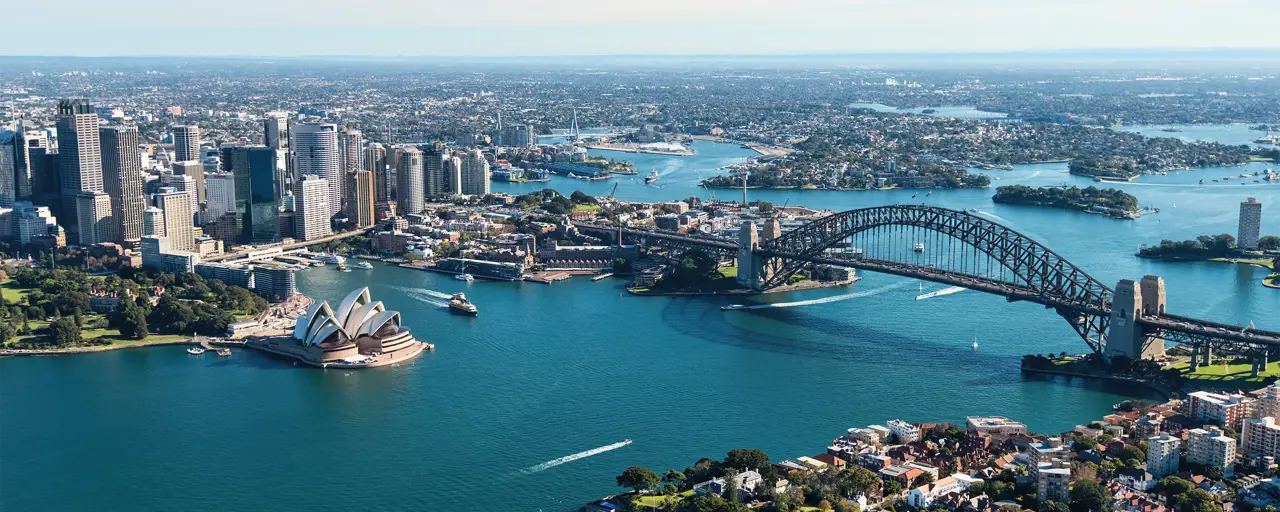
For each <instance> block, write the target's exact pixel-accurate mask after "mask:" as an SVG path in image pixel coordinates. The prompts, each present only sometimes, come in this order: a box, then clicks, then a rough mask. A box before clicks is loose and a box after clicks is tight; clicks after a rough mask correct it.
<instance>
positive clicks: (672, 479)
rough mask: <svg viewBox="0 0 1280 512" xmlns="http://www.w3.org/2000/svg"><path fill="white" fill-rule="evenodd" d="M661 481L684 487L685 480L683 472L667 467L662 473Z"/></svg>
mask: <svg viewBox="0 0 1280 512" xmlns="http://www.w3.org/2000/svg"><path fill="white" fill-rule="evenodd" d="M662 481H663V483H668V484H672V485H675V486H676V487H684V482H685V477H684V473H681V472H679V471H676V470H674V469H668V470H667V472H666V473H663V474H662Z"/></svg>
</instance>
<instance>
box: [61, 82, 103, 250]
mask: <svg viewBox="0 0 1280 512" xmlns="http://www.w3.org/2000/svg"><path fill="white" fill-rule="evenodd" d="M57 110H58V123H57V126H58V166H59V174H60V178H61V179H60V184H61V188H62V190H61V191H60V194H61V195H62V201H61V203H62V212H64V213H70V214H71V215H64V214H60V216H62V217H63V218H67V219H71V222H68V223H67V225H66V226H65V227H66V228H67V231H69V232H72V233H75V232H78V229H79V228H78V226H77V222H76V221H78V220H79V215H77V214H76V212H77V209H76V205H77V200H76V196H78V195H79V194H80V193H81V192H101V191H102V151H101V147H100V146H99V139H98V114H96V113H94V111H93V105H91V104H90V103H89V100H86V99H77V100H65V99H64V100H58V106H57Z"/></svg>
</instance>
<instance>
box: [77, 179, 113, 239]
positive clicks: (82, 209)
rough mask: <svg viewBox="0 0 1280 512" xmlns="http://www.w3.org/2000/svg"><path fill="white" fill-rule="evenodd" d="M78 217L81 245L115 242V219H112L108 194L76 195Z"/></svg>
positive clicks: (88, 193)
mask: <svg viewBox="0 0 1280 512" xmlns="http://www.w3.org/2000/svg"><path fill="white" fill-rule="evenodd" d="M76 215H77V216H78V217H79V225H80V231H79V235H80V245H86V246H88V245H93V244H100V243H103V242H114V241H116V240H117V239H119V237H118V236H117V235H116V232H115V231H116V230H115V227H116V226H115V219H112V218H111V197H110V196H108V195H107V193H106V192H98V191H89V192H81V193H79V194H76Z"/></svg>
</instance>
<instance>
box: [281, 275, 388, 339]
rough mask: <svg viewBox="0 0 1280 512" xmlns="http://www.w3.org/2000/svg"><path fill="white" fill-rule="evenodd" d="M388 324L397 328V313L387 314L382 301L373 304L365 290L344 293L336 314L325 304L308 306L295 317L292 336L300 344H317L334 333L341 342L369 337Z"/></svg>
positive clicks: (367, 289) (367, 290)
mask: <svg viewBox="0 0 1280 512" xmlns="http://www.w3.org/2000/svg"><path fill="white" fill-rule="evenodd" d="M389 322H394V325H395V326H397V327H398V326H399V325H400V312H399V311H388V310H387V308H386V307H385V306H383V305H382V302H373V300H372V299H371V298H370V296H369V288H367V287H365V288H360V289H358V290H355V291H353V292H351V293H350V294H348V295H347V297H346V298H345V299H343V300H342V304H341V305H339V306H338V310H337V311H336V312H335V311H334V310H333V309H332V308H330V307H329V303H328V302H323V301H322V302H319V303H316V304H312V305H311V306H310V307H308V308H307V311H306V313H304V314H303V315H302V316H300V317H298V321H297V323H296V324H295V325H294V332H293V336H294V338H297V339H298V340H299V341H300V342H301V343H302V344H303V345H319V344H321V343H324V341H325V340H326V339H328V338H330V337H332V336H333V335H334V334H335V333H336V334H337V335H338V336H339V339H340V340H342V341H344V342H345V341H350V340H351V339H352V338H355V337H358V336H365V335H372V334H374V333H376V332H377V331H378V330H379V329H381V328H382V326H384V325H387V323H389Z"/></svg>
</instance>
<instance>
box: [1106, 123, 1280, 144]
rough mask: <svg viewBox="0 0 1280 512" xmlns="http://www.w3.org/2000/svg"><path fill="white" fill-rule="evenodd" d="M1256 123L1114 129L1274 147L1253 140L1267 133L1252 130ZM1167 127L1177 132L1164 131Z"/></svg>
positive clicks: (1158, 135) (1148, 134) (1184, 139)
mask: <svg viewBox="0 0 1280 512" xmlns="http://www.w3.org/2000/svg"><path fill="white" fill-rule="evenodd" d="M1250 126H1256V125H1255V124H1243V123H1235V124H1170V125H1129V126H1114V127H1112V129H1113V130H1118V131H1125V132H1133V133H1139V134H1142V135H1145V136H1147V137H1165V138H1175V139H1180V140H1182V141H1184V142H1193V141H1200V142H1218V143H1222V144H1230V145H1248V146H1256V147H1266V148H1270V147H1272V146H1271V145H1270V144H1266V145H1264V144H1257V143H1255V142H1253V141H1255V140H1258V138H1259V137H1262V136H1263V135H1266V134H1267V132H1263V131H1258V130H1250V129H1249V127H1250ZM1166 128H1170V129H1174V130H1178V131H1176V132H1166V131H1163V130H1164V129H1166Z"/></svg>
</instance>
